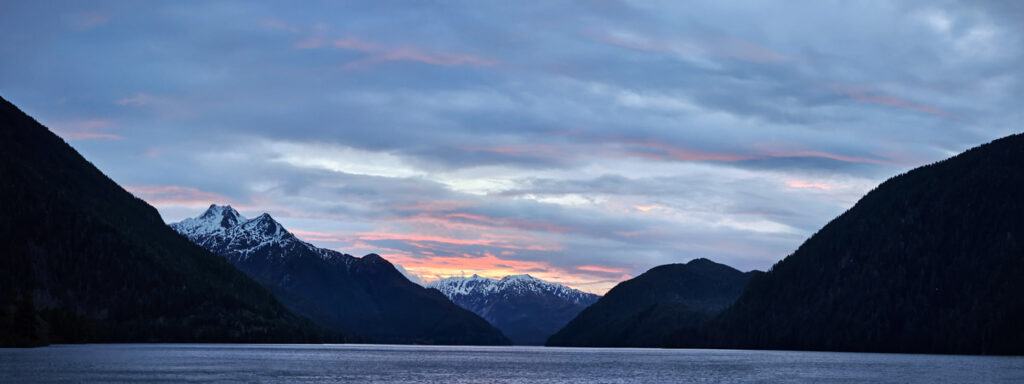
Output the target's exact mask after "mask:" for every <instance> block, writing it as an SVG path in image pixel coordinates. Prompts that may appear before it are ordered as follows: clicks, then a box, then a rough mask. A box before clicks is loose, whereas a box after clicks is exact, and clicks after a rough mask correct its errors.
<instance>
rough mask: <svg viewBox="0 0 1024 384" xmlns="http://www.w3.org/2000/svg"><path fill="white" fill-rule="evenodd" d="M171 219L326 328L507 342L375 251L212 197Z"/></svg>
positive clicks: (439, 340)
mask: <svg viewBox="0 0 1024 384" xmlns="http://www.w3.org/2000/svg"><path fill="white" fill-rule="evenodd" d="M171 227H172V228H174V229H175V230H176V231H178V232H179V233H181V234H183V235H185V236H187V237H188V238H189V239H190V240H192V241H193V242H195V243H196V244H198V245H200V246H202V247H204V248H206V249H208V250H210V251H212V252H213V253H215V254H218V255H220V256H222V257H224V258H225V259H227V260H228V261H229V262H230V263H232V264H234V265H235V266H237V267H238V268H239V269H241V270H242V271H244V272H246V273H248V274H249V276H252V277H253V278H254V279H256V280H257V281H259V282H260V283H262V284H263V285H264V286H265V287H267V288H268V289H270V290H271V291H273V292H274V293H275V294H276V295H277V297H278V299H280V300H281V301H282V302H283V303H285V305H287V306H288V307H289V308H290V309H292V310H294V311H295V312H296V313H299V314H302V315H305V316H309V317H310V318H311V319H313V320H315V321H316V322H317V323H319V324H320V325H322V326H324V327H325V328H328V329H333V330H339V331H345V332H351V333H354V334H356V335H358V336H360V337H361V338H362V339H363V340H364V341H369V342H375V343H407V344H508V343H509V341H508V339H506V338H505V336H503V335H502V334H501V332H500V331H499V330H497V329H495V328H494V327H493V326H491V324H489V323H487V321H485V320H484V319H482V318H480V317H479V316H477V315H475V314H473V313H472V312H470V311H467V310H465V309H463V308H460V307H459V306H457V305H455V304H454V303H452V302H451V301H450V300H448V298H447V297H445V296H444V295H442V294H441V293H440V292H438V291H436V290H433V289H427V288H424V287H421V286H419V285H417V284H415V283H413V282H411V281H409V279H407V278H405V276H403V275H402V274H401V273H400V272H398V270H397V269H395V267H394V265H392V264H391V263H389V262H388V261H387V260H384V259H383V258H381V257H380V256H378V255H375V254H370V255H366V256H363V257H361V258H359V257H354V256H351V255H346V254H343V253H340V252H337V251H333V250H330V249H324V248H317V247H315V246H313V245H312V244H309V243H307V242H304V241H302V240H300V239H299V238H297V237H296V236H295V235H294V234H292V233H291V232H288V230H286V229H285V228H284V227H283V226H282V225H281V224H280V223H278V222H277V221H276V220H274V219H273V218H272V217H270V215H269V214H266V213H264V214H262V215H260V216H258V217H256V218H253V219H249V220H247V219H245V218H244V217H242V215H241V214H239V213H238V212H237V211H235V210H234V209H233V208H231V207H230V206H217V205H211V206H210V208H209V209H207V210H206V212H204V213H203V214H202V215H200V216H198V217H195V218H190V219H186V220H184V221H181V222H179V223H174V224H171Z"/></svg>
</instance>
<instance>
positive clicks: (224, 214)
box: [199, 204, 245, 228]
mask: <svg viewBox="0 0 1024 384" xmlns="http://www.w3.org/2000/svg"><path fill="white" fill-rule="evenodd" d="M199 219H200V220H202V221H205V222H207V223H211V224H217V225H218V226H220V227H221V228H231V227H234V226H235V225H238V223H240V222H243V221H245V218H244V217H242V214H240V213H238V211H236V210H235V209H234V208H231V206H230V205H223V206H221V205H217V204H210V208H207V209H206V212H203V214H202V215H200V216H199Z"/></svg>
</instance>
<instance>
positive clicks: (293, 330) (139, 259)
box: [0, 99, 320, 346]
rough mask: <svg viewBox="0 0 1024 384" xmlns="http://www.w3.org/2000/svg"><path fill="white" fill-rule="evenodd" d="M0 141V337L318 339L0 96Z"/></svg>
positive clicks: (39, 340) (19, 341) (28, 340)
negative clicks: (0, 148)
mask: <svg viewBox="0 0 1024 384" xmlns="http://www.w3.org/2000/svg"><path fill="white" fill-rule="evenodd" d="M0 145H2V148H3V150H0V202H2V203H0V345H4V346H30V345H43V344H47V343H57V342H86V341H94V342H95V341H103V342H112V341H125V342H135V341H177V342H184V341H224V342H257V341H289V342H296V341H315V340H319V337H320V335H319V334H318V331H316V328H315V327H314V326H313V325H312V323H311V322H309V320H306V319H304V318H300V317H298V316H296V315H294V314H292V313H290V312H289V311H288V310H286V309H285V308H284V307H283V306H282V305H281V304H280V303H278V302H277V301H276V300H275V299H274V297H273V296H272V295H271V294H270V293H269V292H268V291H266V290H265V289H264V288H263V287H261V286H260V285H259V284H257V283H256V282H254V281H252V280H251V279H249V278H248V277H247V276H245V274H243V273H242V272H240V271H238V270H236V269H235V268H234V267H232V266H231V265H229V264H228V263H227V262H225V261H224V260H223V259H221V258H220V257H217V256H215V255H212V254H210V253H209V252H207V251H205V250H203V249H202V248H200V247H198V246H196V245H193V244H192V243H190V242H189V241H188V240H187V239H185V238H184V237H182V236H180V235H178V234H177V233H175V232H174V231H173V230H171V229H170V228H168V227H167V226H166V225H165V224H164V222H163V221H162V220H161V218H160V216H159V214H158V213H157V211H156V210H155V209H154V208H153V207H151V206H149V205H148V204H146V203H145V202H143V201H142V200H139V199H137V198H135V197H134V196H132V195H131V194H130V193H128V192H126V191H125V190H124V189H122V188H121V187H119V186H118V185H117V184H115V183H114V182H113V181H111V180H110V179H109V178H107V177H106V176H105V175H103V173H101V172H100V171H99V170H98V169H96V167H94V166H93V165H92V164H90V163H89V162H88V161H86V160H85V159H84V158H82V156H81V155H79V154H78V153H77V152H76V151H75V150H74V149H72V148H71V147H70V146H69V145H68V144H66V143H65V142H64V141H63V140H61V139H60V138H59V137H57V136H56V135H54V134H53V133H51V132H50V131H49V130H47V129H46V128H45V127H43V126H42V125H40V124H39V123H37V122H36V121H35V120H33V119H32V118H30V117H29V116H27V115H25V114H24V113H22V112H21V111H20V110H18V109H17V108H16V107H15V106H13V105H11V104H10V103H8V102H7V101H6V100H3V99H0Z"/></svg>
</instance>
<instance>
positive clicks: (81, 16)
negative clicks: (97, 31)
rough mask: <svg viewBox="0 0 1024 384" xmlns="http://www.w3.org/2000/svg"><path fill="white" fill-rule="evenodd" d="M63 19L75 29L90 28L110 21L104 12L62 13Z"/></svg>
mask: <svg viewBox="0 0 1024 384" xmlns="http://www.w3.org/2000/svg"><path fill="white" fill-rule="evenodd" d="M63 19H64V20H65V21H66V22H67V23H68V24H69V25H71V27H73V28H76V29H91V28H94V27H97V26H100V25H103V24H106V23H107V22H109V21H110V15H109V14H107V13H105V12H100V11H92V12H79V13H73V14H69V15H64V17H63Z"/></svg>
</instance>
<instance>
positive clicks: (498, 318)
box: [427, 275, 600, 345]
mask: <svg viewBox="0 0 1024 384" xmlns="http://www.w3.org/2000/svg"><path fill="white" fill-rule="evenodd" d="M427 287H428V288H434V289H437V290H438V291H441V293H443V294H444V295H445V296H448V298H449V299H451V300H452V301H453V302H454V303H455V304H458V305H459V306H461V307H463V308H466V309H468V310H470V311H473V312H474V313H476V314H478V315H480V316H482V317H483V318H484V319H486V320H487V321H489V322H491V324H494V326H495V327H498V329H500V330H501V331H502V332H503V333H505V336H508V338H509V339H511V340H512V342H513V343H515V344H537V345H542V344H544V342H545V341H546V340H547V338H548V336H551V335H552V334H554V333H555V332H557V331H558V330H559V329H561V328H562V327H563V326H565V324H567V323H568V322H569V321H570V320H572V318H573V317H575V316H576V315H577V314H579V313H580V311H582V310H583V309H584V308H586V307H587V306H589V305H590V304H593V303H594V302H596V301H597V299H599V298H600V296H597V295H594V294H591V293H586V292H582V291H580V290H577V289H572V288H569V287H566V286H564V285H561V284H555V283H551V282H547V281H544V280H541V279H538V278H535V277H533V276H530V275H512V276H505V277H503V278H501V279H500V280H495V279H488V278H485V277H481V276H478V275H473V276H470V277H451V278H447V279H441V280H438V281H435V282H432V283H429V284H427Z"/></svg>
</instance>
